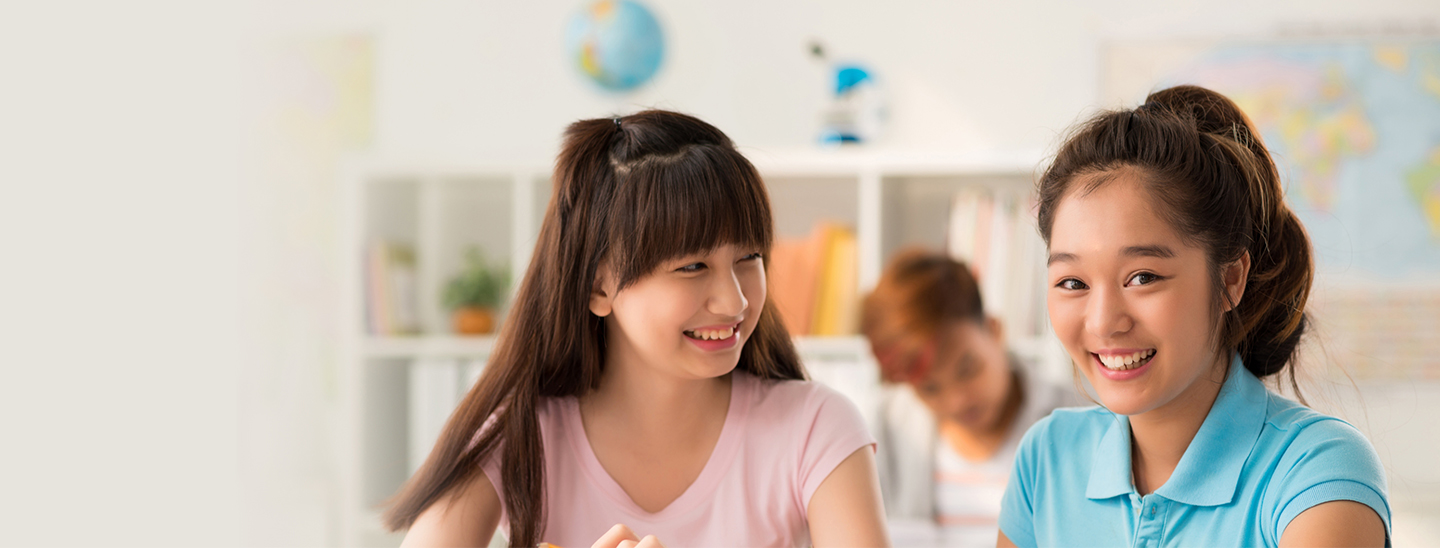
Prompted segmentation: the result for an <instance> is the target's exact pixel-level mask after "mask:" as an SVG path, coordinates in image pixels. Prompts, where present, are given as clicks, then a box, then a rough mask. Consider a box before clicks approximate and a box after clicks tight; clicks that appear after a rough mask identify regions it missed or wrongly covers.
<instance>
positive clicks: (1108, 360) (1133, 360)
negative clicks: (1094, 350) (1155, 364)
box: [1098, 349, 1155, 371]
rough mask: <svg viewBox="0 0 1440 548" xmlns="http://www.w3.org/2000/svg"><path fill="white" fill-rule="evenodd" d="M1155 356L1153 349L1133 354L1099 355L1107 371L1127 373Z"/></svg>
mask: <svg viewBox="0 0 1440 548" xmlns="http://www.w3.org/2000/svg"><path fill="white" fill-rule="evenodd" d="M1153 355H1155V350H1153V349H1151V350H1141V351H1139V352H1136V353H1133V354H1121V355H1105V354H1099V355H1098V356H1100V363H1102V364H1104V365H1105V368H1106V369H1109V370H1111V371H1125V370H1129V369H1134V368H1135V367H1137V366H1139V365H1140V363H1141V362H1143V361H1145V360H1146V359H1148V358H1150V356H1153Z"/></svg>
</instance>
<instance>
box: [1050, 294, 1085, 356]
mask: <svg viewBox="0 0 1440 548" xmlns="http://www.w3.org/2000/svg"><path fill="white" fill-rule="evenodd" d="M1046 308H1047V309H1048V311H1049V313H1050V326H1051V328H1053V329H1054V330H1055V336H1056V337H1059V338H1060V341H1061V342H1063V343H1065V344H1066V345H1070V344H1072V343H1074V342H1076V341H1077V340H1078V339H1076V337H1079V336H1080V333H1081V331H1082V330H1083V329H1084V327H1085V302H1084V301H1083V300H1081V299H1075V298H1057V297H1053V296H1052V297H1050V298H1049V299H1047V300H1046Z"/></svg>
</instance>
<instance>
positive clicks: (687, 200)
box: [609, 145, 774, 287]
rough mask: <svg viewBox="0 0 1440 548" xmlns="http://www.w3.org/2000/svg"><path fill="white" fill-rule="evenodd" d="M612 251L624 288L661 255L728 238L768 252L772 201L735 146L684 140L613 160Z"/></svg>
mask: <svg viewBox="0 0 1440 548" xmlns="http://www.w3.org/2000/svg"><path fill="white" fill-rule="evenodd" d="M616 174H617V177H618V181H617V187H618V188H617V190H618V199H617V200H615V201H614V202H613V204H612V207H613V208H614V209H613V210H612V211H611V215H610V218H611V219H612V221H613V222H612V223H611V225H610V238H609V239H610V256H609V260H610V263H611V265H612V266H613V267H615V268H616V271H617V274H618V275H619V278H620V280H619V281H620V285H621V286H622V287H624V286H625V285H628V284H629V283H631V282H634V281H635V280H638V279H640V278H641V277H644V276H645V275H647V274H649V273H650V272H652V271H653V270H654V269H655V268H656V267H658V266H659V265H660V263H661V262H664V261H666V260H670V259H674V258H676V257H682V256H685V255H691V254H696V253H704V252H708V251H710V250H712V249H715V248H717V247H719V246H721V245H725V244H733V245H736V246H740V247H744V248H753V249H754V250H756V251H759V252H761V253H768V252H769V250H770V245H771V243H772V241H773V238H774V235H773V232H772V228H771V225H772V222H771V213H770V200H769V198H768V196H767V195H766V193H765V187H764V184H763V183H762V182H761V181H760V175H759V173H758V172H757V171H756V170H755V167H754V166H753V165H751V164H750V162H749V161H748V160H746V159H745V158H744V157H743V156H741V155H740V153H739V152H736V151H735V150H733V149H730V148H727V147H720V146H714V145H689V146H685V147H681V148H680V149H679V150H677V151H676V152H674V153H673V154H665V155H651V156H647V157H645V158H642V159H640V160H638V161H635V162H632V163H630V164H627V165H620V166H617V169H616Z"/></svg>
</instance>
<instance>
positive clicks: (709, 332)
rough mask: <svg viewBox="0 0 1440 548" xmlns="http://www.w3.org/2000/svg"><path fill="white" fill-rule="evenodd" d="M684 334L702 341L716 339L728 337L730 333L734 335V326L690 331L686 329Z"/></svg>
mask: <svg viewBox="0 0 1440 548" xmlns="http://www.w3.org/2000/svg"><path fill="white" fill-rule="evenodd" d="M685 334H686V335H689V336H690V337H691V338H695V339H700V340H702V341H718V340H721V339H728V338H730V336H731V335H734V334H735V328H734V327H727V328H725V329H695V330H691V331H686V332H685Z"/></svg>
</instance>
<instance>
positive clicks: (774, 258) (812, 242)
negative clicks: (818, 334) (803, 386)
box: [765, 227, 825, 336]
mask: <svg viewBox="0 0 1440 548" xmlns="http://www.w3.org/2000/svg"><path fill="white" fill-rule="evenodd" d="M824 236H825V232H824V231H823V230H821V229H820V227H816V230H812V231H811V233H810V235H809V236H806V237H804V238H793V237H784V236H781V237H777V238H775V246H774V247H773V248H771V250H770V257H769V259H770V262H769V263H768V264H766V265H765V266H766V271H767V272H766V273H767V274H768V275H769V278H770V279H769V295H770V300H772V301H775V307H776V308H778V309H779V310H780V316H781V317H782V318H783V319H784V320H785V328H786V330H788V331H789V332H790V334H791V335H792V336H793V335H806V334H809V333H810V329H811V321H812V318H813V313H814V309H815V298H816V292H817V290H818V287H817V286H818V285H819V284H818V283H817V282H818V281H819V277H820V266H821V259H822V256H821V255H822V254H823V253H824V251H825V245H824Z"/></svg>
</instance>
